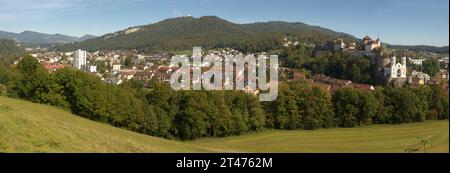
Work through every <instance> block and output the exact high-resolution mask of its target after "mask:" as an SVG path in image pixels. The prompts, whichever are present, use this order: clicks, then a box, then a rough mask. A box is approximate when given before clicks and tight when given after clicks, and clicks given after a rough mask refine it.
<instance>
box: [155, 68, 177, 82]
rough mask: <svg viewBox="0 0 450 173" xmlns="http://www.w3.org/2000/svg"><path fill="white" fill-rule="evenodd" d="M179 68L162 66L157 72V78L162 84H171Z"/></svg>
mask: <svg viewBox="0 0 450 173" xmlns="http://www.w3.org/2000/svg"><path fill="white" fill-rule="evenodd" d="M177 69H178V68H176V67H168V66H160V67H158V69H157V70H156V72H155V77H156V78H157V79H158V80H159V81H160V82H167V83H169V82H170V77H171V76H172V73H173V72H174V71H176V70H177Z"/></svg>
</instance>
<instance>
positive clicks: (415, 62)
mask: <svg viewBox="0 0 450 173" xmlns="http://www.w3.org/2000/svg"><path fill="white" fill-rule="evenodd" d="M424 61H425V59H412V58H409V62H411V64H415V65H420V66H422V63H423V62H424Z"/></svg>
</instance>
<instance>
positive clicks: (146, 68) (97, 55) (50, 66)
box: [32, 36, 448, 94]
mask: <svg viewBox="0 0 450 173" xmlns="http://www.w3.org/2000/svg"><path fill="white" fill-rule="evenodd" d="M284 41H285V44H286V45H285V46H291V45H298V44H299V43H298V42H293V41H290V40H288V39H287V38H286V39H285V40H284ZM380 48H381V40H380V39H379V38H377V39H376V40H372V39H371V38H370V37H369V36H366V37H364V38H363V40H362V43H360V44H357V43H355V42H351V43H348V44H346V43H345V41H344V40H343V39H336V40H334V41H330V42H328V43H326V44H324V45H319V46H316V49H315V54H316V55H317V54H318V53H319V54H320V53H321V52H324V51H326V52H350V53H352V54H357V55H364V56H369V57H373V59H376V60H377V61H379V63H377V64H378V66H379V67H378V69H379V71H380V74H381V75H382V76H383V77H384V78H385V79H386V81H387V82H391V83H395V84H397V85H426V84H435V83H442V81H448V71H447V70H441V71H440V72H439V74H438V75H437V77H432V76H429V75H428V74H425V73H423V72H419V71H412V72H411V73H408V68H407V61H409V62H410V63H411V64H416V65H422V63H423V61H425V59H412V58H407V57H402V58H401V59H400V61H398V60H397V58H396V57H394V56H391V57H390V58H382V57H383V56H381V51H377V50H379V49H380ZM194 49H195V48H194ZM194 52H196V51H195V50H194ZM197 52H198V51H197ZM201 53H202V52H201V51H200V54H201ZM203 53H206V54H207V55H217V57H224V56H225V55H243V53H242V52H240V51H238V50H235V49H231V48H222V49H211V50H208V51H205V52H203ZM260 54H266V53H265V52H262V53H260ZM32 56H33V57H35V58H37V59H38V60H39V62H40V63H41V64H43V66H44V68H45V69H47V70H48V71H49V72H50V73H52V72H54V71H56V70H58V69H62V68H65V67H69V66H72V67H73V68H76V69H79V70H83V71H85V72H88V73H90V74H92V75H96V76H98V77H100V78H101V79H102V80H103V81H104V82H107V83H111V84H115V85H119V84H121V83H123V82H124V81H125V80H130V79H136V80H142V81H145V83H146V84H147V83H148V81H150V80H151V79H156V80H158V81H160V82H166V83H169V82H170V78H171V75H172V73H173V72H175V71H176V70H177V68H176V67H170V66H168V65H167V64H168V63H167V62H168V61H169V60H170V59H171V58H173V56H174V54H171V53H168V52H155V53H151V54H142V53H139V52H138V51H136V50H108V51H96V52H87V51H84V50H76V51H73V52H53V51H42V52H38V53H35V54H32ZM181 56H186V55H181ZM127 57H130V59H131V66H130V65H129V62H128V65H127V66H126V67H125V65H124V62H125V61H126V59H127ZM447 62H448V58H447ZM99 63H104V67H103V70H101V71H102V72H100V71H99V67H98V66H97V65H98V64H99ZM205 66H208V64H202V71H206V70H208V69H206V68H203V67H205ZM105 67H106V70H105ZM281 70H284V71H285V72H289V73H293V78H291V79H290V80H297V79H304V80H306V81H308V82H309V83H311V84H312V85H315V86H318V87H320V88H322V89H324V90H326V91H329V92H334V91H336V90H337V89H339V88H342V87H352V88H355V89H359V90H374V89H375V88H374V87H373V86H372V85H366V84H360V83H354V82H352V81H350V80H343V79H337V78H332V77H329V76H325V75H315V76H312V77H311V78H309V79H307V78H306V77H305V75H304V74H303V73H301V72H298V71H296V70H293V69H289V68H281ZM234 73H235V74H238V73H243V72H236V71H235V72H234ZM194 80H196V79H194ZM225 81H230V80H225ZM244 91H245V92H247V93H250V94H258V93H259V91H258V90H256V89H253V88H251V87H249V86H246V87H245V88H244Z"/></svg>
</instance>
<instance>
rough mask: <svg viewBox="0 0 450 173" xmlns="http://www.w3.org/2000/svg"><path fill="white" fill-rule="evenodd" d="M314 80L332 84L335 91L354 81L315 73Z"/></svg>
mask: <svg viewBox="0 0 450 173" xmlns="http://www.w3.org/2000/svg"><path fill="white" fill-rule="evenodd" d="M312 80H313V82H314V83H322V84H328V85H330V86H331V92H334V91H336V90H338V89H339V88H343V87H347V86H349V85H350V84H351V83H352V81H350V80H343V79H336V78H332V77H329V76H325V75H315V76H313V78H312Z"/></svg>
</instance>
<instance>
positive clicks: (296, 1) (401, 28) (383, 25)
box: [0, 0, 449, 46]
mask: <svg viewBox="0 0 450 173" xmlns="http://www.w3.org/2000/svg"><path fill="white" fill-rule="evenodd" d="M0 5H1V7H0V30H2V31H10V32H21V31H24V30H32V31H38V32H44V33H62V34H67V35H73V36H82V35H84V34H93V35H103V34H105V33H109V32H114V31H117V30H122V29H125V28H127V27H130V26H136V25H144V24H149V23H155V22H158V21H160V20H162V19H166V18H171V17H177V16H183V15H191V16H194V17H200V16H204V15H215V16H218V17H221V18H224V19H227V20H229V21H232V22H235V23H249V22H255V21H271V20H282V21H291V22H294V21H295V22H297V21H298V22H304V23H308V24H312V25H319V26H322V27H326V28H329V29H333V30H336V31H341V32H346V33H349V34H352V35H355V36H357V37H360V38H361V37H363V36H364V35H366V34H369V35H371V36H372V37H377V36H379V37H380V38H381V39H382V41H384V42H387V43H391V44H405V45H417V44H426V45H437V46H441V45H448V44H449V0H226V1H225V0H0Z"/></svg>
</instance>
